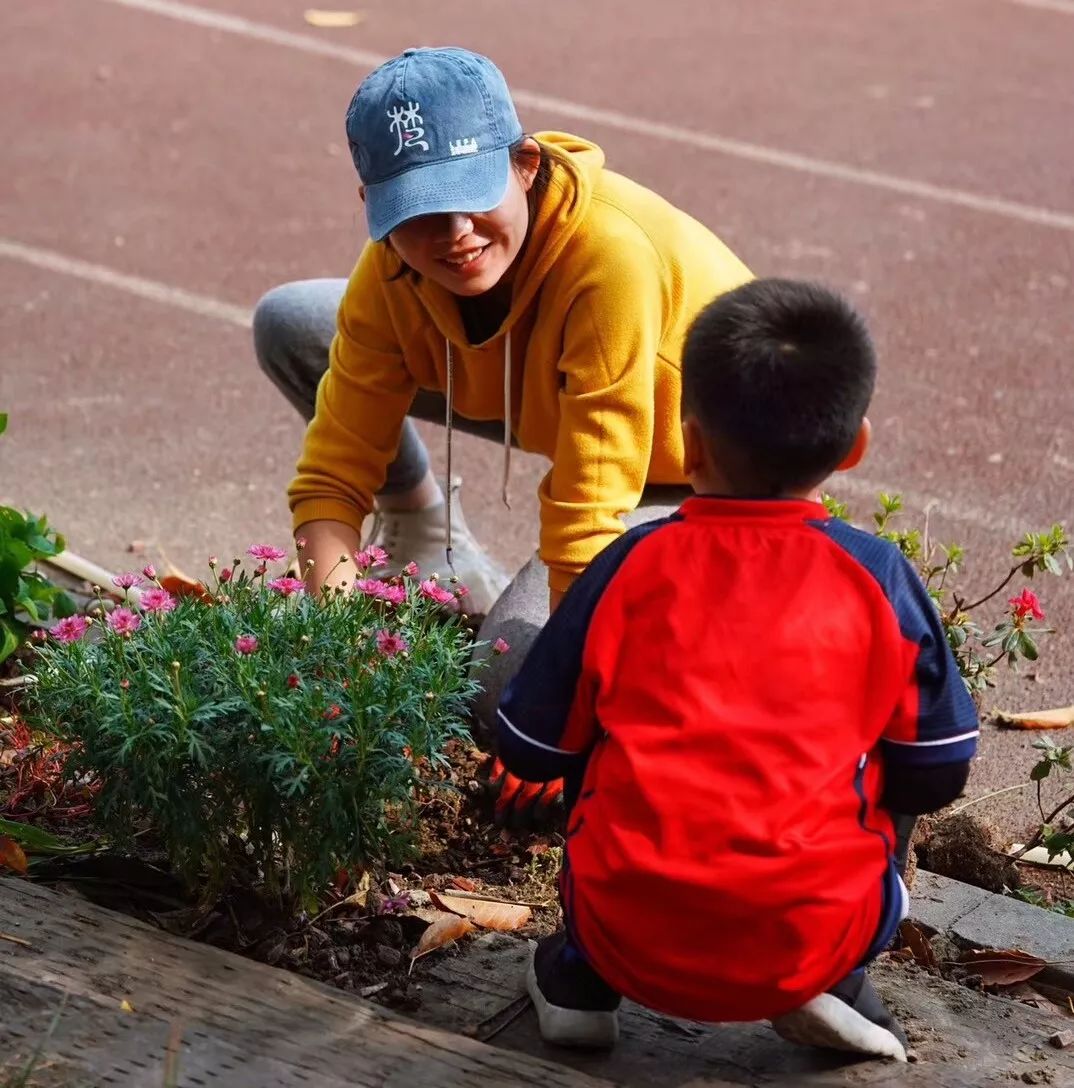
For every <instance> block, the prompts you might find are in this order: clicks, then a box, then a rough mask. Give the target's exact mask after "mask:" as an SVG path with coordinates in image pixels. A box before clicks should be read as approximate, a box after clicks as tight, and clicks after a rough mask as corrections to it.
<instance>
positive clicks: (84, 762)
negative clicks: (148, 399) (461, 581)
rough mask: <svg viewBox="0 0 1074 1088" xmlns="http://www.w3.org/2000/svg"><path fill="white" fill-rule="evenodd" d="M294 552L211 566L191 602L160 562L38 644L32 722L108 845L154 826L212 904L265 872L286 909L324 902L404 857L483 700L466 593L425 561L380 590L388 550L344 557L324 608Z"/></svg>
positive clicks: (385, 581) (270, 890) (265, 552)
mask: <svg viewBox="0 0 1074 1088" xmlns="http://www.w3.org/2000/svg"><path fill="white" fill-rule="evenodd" d="M285 558H286V557H285V553H284V552H283V551H281V550H279V549H276V548H272V547H269V546H265V545H255V546H253V547H251V548H250V549H249V561H248V562H245V563H244V562H243V561H240V560H238V559H236V560H235V561H234V563H232V564H231V565H230V566H224V567H222V568H221V567H220V566H219V564H218V563H217V561H216V560H215V559H210V562H209V566H210V571H211V576H210V577H209V578H208V579H207V580H206V582H205V583H204V584H202V585H199V586H197V587H196V588H195V590H194V591H193V592H187V593H184V594H183V595H182V596H178V597H177V596H175V595H173V594H172V593H171V592H169V591H168V590H167V589H165V588H164V587H163V586H162V584H161V583H160V581H159V580H158V579H157V577H156V572H155V571H154V570H153V569H152V567H146V568H145V569H144V570H143V571H142V572H141V573H140V574H136V573H133V572H131V573H124V574H121V575H118V576H117V577H116V578H115V587H109V588H114V589H116V590H118V591H119V592H120V593H122V594H125V595H126V598H127V599H126V602H125V603H123V604H121V605H120V606H118V607H113V608H112V609H111V610H110V611H107V612H105V611H103V610H102V613H101V614H102V615H103V616H104V618H103V619H97V618H91V617H89V616H85V615H76V616H71V617H69V618H66V619H63V620H61V621H60V622H59V623H57V624H55V625H54V626H53V627H52V628H51V630H50V631H39V632H38V633H37V636H36V639H37V641H36V645H37V654H36V658H35V660H34V661H33V663H32V669H33V672H34V675H35V676H36V681H37V682H36V684H34V685H33V686H32V688H31V689H30V692H29V694H28V696H27V699H26V701H25V704H24V712H25V714H26V716H27V718H28V722H29V724H30V725H31V727H34V728H39V729H41V730H42V731H44V732H48V733H50V734H52V735H53V736H56V737H58V738H59V739H60V740H61V741H62V742H64V743H66V744H68V745H70V756H69V759H68V765H67V773H68V774H69V775H70V776H72V777H76V778H78V779H80V780H83V781H91V782H93V783H94V784H95V785H96V787H97V794H96V800H95V805H94V809H95V815H96V818H97V820H98V821H99V823H100V824H101V826H102V828H103V830H104V831H105V833H106V834H107V835H108V836H109V837H111V838H112V839H113V840H115V841H117V842H118V843H129V842H130V840H131V838H132V836H133V835H134V834H135V833H137V832H138V831H139V830H141V829H144V828H146V827H149V828H152V829H153V830H154V831H155V832H156V834H157V835H158V836H159V837H160V839H161V840H162V841H163V844H164V846H165V848H166V850H167V852H168V855H169V857H170V860H171V862H172V865H173V866H174V868H175V870H176V871H177V872H178V873H179V874H180V875H181V876H183V877H184V878H185V880H186V881H187V882H188V884H189V885H190V886H192V887H200V888H201V890H202V893H203V895H204V896H205V898H206V899H207V900H208V899H211V898H213V897H215V896H216V895H217V893H218V892H219V891H220V890H221V889H223V888H224V887H225V886H226V885H228V883H229V882H231V881H232V880H234V879H236V878H237V877H238V875H239V874H240V873H242V874H246V877H244V879H249V874H250V872H251V871H253V873H254V877H253V879H254V881H255V882H256V883H257V884H258V885H259V887H260V888H261V889H262V890H263V891H264V892H265V893H267V894H268V895H269V896H271V897H272V898H273V899H274V900H275V901H277V902H280V903H284V904H291V905H295V904H298V903H302V902H310V901H311V900H312V899H313V898H314V897H315V896H316V895H317V893H318V890H319V889H320V888H321V887H322V886H323V885H324V883H325V882H326V881H327V880H328V879H329V878H331V877H332V876H333V875H334V874H335V873H337V872H338V871H339V870H340V869H350V868H355V867H359V866H365V865H368V864H371V863H374V862H378V861H382V860H387V861H393V862H395V861H398V860H400V859H401V857H402V856H404V855H405V854H406V852H407V851H408V849H409V848H410V846H411V843H412V833H413V830H414V826H415V815H416V797H417V794H418V791H419V789H420V787H421V786H422V785H423V783H428V782H430V781H431V780H432V779H434V778H435V777H436V774H435V772H436V771H437V769H438V766H439V765H441V764H442V763H443V761H444V756H443V752H444V746H445V744H446V743H447V742H448V741H449V740H450V739H452V738H456V737H462V736H464V735H465V732H466V729H465V721H466V713H467V708H468V704H469V702H470V700H471V699H472V697H473V695H474V693H475V690H476V684H475V683H474V681H473V680H472V679H470V674H469V670H468V668H467V664H468V660H469V656H470V652H471V649H472V632H471V631H470V630H469V629H467V628H466V626H465V616H464V614H463V613H462V609H461V607H460V604H461V602H462V601H463V600H464V599H465V592H466V591H465V589H464V587H462V586H461V585H457V584H451V583H448V584H446V585H444V584H441V583H440V581H438V580H437V579H436V577H435V576H433V577H432V578H428V579H423V578H422V577H421V575H420V573H419V572H418V570H417V568H416V567H414V566H413V565H410V566H408V567H407V568H406V570H405V572H404V573H403V574H402V575H401V576H398V577H392V578H381V577H379V576H378V574H377V571H378V569H379V568H380V567H382V566H383V565H384V563H385V561H386V559H387V556H386V555H385V553H384V552H383V551H382V550H380V549H378V548H373V549H368V550H366V551H363V552H359V553H356V554H355V555H354V556H353V557H349V558H347V557H345V558H343V559H341V562H343V563H351V564H353V565H354V566H355V570H354V577H353V579H352V580H353V589H354V592H343V591H334V592H330V593H329V592H327V591H325V592H322V593H321V594H320V595H318V596H312V595H310V594H308V593H307V592H306V590H305V586H304V584H303V582H302V580H300V579H298V578H295V577H292V576H290V575H288V574H286V573H279V574H277V576H275V577H273V576H272V574H271V573H270V571H269V566H270V565H272V564H278V563H279V561H280V560H283V559H285ZM445 605H451V606H452V607H453V608H454V612H451V611H449V610H448V609H446V608H445Z"/></svg>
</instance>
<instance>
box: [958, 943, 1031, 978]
mask: <svg viewBox="0 0 1074 1088" xmlns="http://www.w3.org/2000/svg"><path fill="white" fill-rule="evenodd" d="M959 962H960V963H962V964H964V965H965V966H967V967H971V968H972V969H973V971H974V973H975V974H977V975H980V976H981V981H982V982H983V983H984V984H985V985H986V986H1012V985H1013V984H1014V983H1016V982H1025V981H1026V979H1030V978H1032V977H1033V976H1034V975H1036V974H1039V973H1040V972H1041V971H1043V970H1044V968H1045V967H1047V963H1046V962H1045V961H1044V960H1042V959H1040V958H1039V957H1038V956H1031V955H1030V954H1029V953H1028V952H1023V951H1022V950H1021V949H1018V948H973V949H970V950H969V951H968V952H963V953H962V956H961V957H960V958H959Z"/></svg>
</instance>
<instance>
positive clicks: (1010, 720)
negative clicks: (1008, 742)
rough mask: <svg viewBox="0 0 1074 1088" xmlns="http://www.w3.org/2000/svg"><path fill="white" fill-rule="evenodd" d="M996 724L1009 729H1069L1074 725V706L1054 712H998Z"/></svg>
mask: <svg viewBox="0 0 1074 1088" xmlns="http://www.w3.org/2000/svg"><path fill="white" fill-rule="evenodd" d="M996 724H997V725H1004V726H1006V727H1007V728H1008V729H1067V728H1069V727H1070V726H1072V725H1074V706H1060V707H1056V708H1055V709H1054V710H1035V711H1024V712H1022V713H1018V714H1009V713H1007V711H1005V710H997V711H996Z"/></svg>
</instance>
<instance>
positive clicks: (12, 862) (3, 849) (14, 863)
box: [0, 835, 29, 873]
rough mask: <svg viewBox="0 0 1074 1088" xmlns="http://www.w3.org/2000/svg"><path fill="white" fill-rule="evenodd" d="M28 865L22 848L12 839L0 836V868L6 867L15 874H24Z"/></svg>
mask: <svg viewBox="0 0 1074 1088" xmlns="http://www.w3.org/2000/svg"><path fill="white" fill-rule="evenodd" d="M28 864H29V863H28V862H27V860H26V853H25V851H24V850H23V848H22V847H21V846H19V844H18V843H17V842H16V841H15V840H14V839H9V838H8V837H7V836H6V835H0V868H3V867H4V866H6V867H7V868H8V869H14V870H15V872H16V873H25V872H26V869H27V866H28Z"/></svg>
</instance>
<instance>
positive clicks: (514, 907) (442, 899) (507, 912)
mask: <svg viewBox="0 0 1074 1088" xmlns="http://www.w3.org/2000/svg"><path fill="white" fill-rule="evenodd" d="M429 897H430V898H431V899H432V901H433V903H434V904H435V905H436V906H437V907H439V908H440V909H441V910H445V911H450V912H451V913H452V914H459V915H462V917H464V918H468V919H469V920H470V921H471V922H473V923H474V924H475V925H479V926H481V928H482V929H495V930H498V931H499V932H500V933H510V932H511V931H512V930H515V929H521V928H522V927H523V926H524V925H525V924H526V923H527V922H528V921H529V920H530V919H531V918H532V917H533V911H532V910H530V908H529V907H526V906H523V905H522V904H520V903H500V902H493V901H491V900H485V899H464V898H463V897H462V896H461V895H440V894H438V893H437V892H430V893H429Z"/></svg>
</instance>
